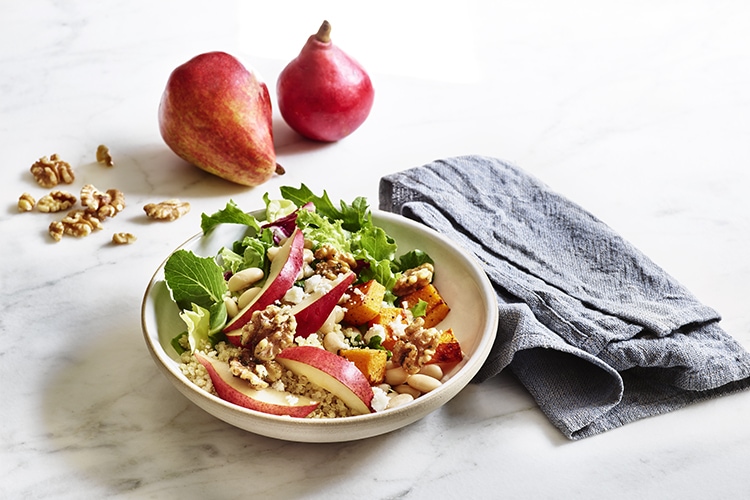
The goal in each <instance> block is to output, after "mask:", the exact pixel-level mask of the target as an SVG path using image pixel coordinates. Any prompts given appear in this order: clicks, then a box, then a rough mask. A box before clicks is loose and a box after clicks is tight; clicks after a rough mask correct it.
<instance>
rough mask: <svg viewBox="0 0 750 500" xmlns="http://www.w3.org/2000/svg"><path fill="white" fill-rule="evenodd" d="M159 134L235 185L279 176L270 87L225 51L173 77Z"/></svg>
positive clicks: (205, 56) (183, 67) (190, 158)
mask: <svg viewBox="0 0 750 500" xmlns="http://www.w3.org/2000/svg"><path fill="white" fill-rule="evenodd" d="M159 130H160V132H161V136H162V138H163V139H164V142H165V143H166V144H167V146H169V148H170V149H172V151H174V152H175V153H176V154H177V156H179V157H180V158H182V159H184V160H185V161H188V162H190V163H192V164H193V165H195V166H197V167H200V168H202V169H203V170H205V171H207V172H210V173H212V174H215V175H218V176H219V177H222V178H224V179H227V180H229V181H232V182H235V183H237V184H242V185H244V186H257V185H259V184H262V183H263V182H265V181H267V180H268V179H269V178H270V177H271V176H272V175H273V173H274V172H275V171H276V151H275V149H274V144H273V131H272V114H271V99H270V97H269V94H268V88H267V87H266V84H265V83H263V82H262V81H260V80H259V79H258V77H257V76H256V75H255V74H254V73H253V72H252V71H250V70H248V69H247V68H246V67H245V66H243V65H242V63H240V62H239V61H238V60H237V59H236V58H235V57H233V56H231V55H229V54H226V53H224V52H208V53H206V54H201V55H199V56H196V57H194V58H193V59H191V60H189V61H188V62H186V63H185V64H183V65H181V66H179V67H178V68H176V69H175V70H174V71H173V72H172V74H171V75H170V76H169V79H168V81H167V86H166V88H165V89H164V93H163V94H162V97H161V103H160V104H159Z"/></svg>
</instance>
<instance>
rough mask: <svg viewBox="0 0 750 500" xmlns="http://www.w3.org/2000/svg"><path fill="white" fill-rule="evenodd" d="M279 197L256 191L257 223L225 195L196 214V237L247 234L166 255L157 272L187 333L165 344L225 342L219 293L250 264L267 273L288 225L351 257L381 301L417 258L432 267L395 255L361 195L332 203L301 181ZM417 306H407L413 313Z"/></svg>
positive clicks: (389, 298)
mask: <svg viewBox="0 0 750 500" xmlns="http://www.w3.org/2000/svg"><path fill="white" fill-rule="evenodd" d="M280 192H281V197H280V198H274V199H271V198H270V197H269V194H268V193H266V194H265V195H264V196H263V200H264V203H265V220H258V219H257V218H256V217H254V216H253V215H252V214H251V213H250V212H245V211H244V210H243V209H241V208H240V207H239V206H237V204H236V203H235V202H234V201H232V200H230V201H229V202H228V203H227V204H226V206H225V207H224V208H223V209H221V210H219V211H217V212H215V213H213V214H211V215H207V214H203V215H202V216H201V229H202V231H203V234H204V235H205V234H208V233H210V232H211V231H212V230H213V229H215V228H216V227H217V226H218V225H220V224H240V225H244V226H246V227H247V232H246V235H245V236H244V237H243V238H242V239H240V240H238V241H235V242H233V243H232V244H231V245H230V246H225V247H222V248H220V249H219V250H218V252H217V254H216V255H215V256H214V257H200V256H198V255H196V254H194V253H193V252H191V251H189V250H184V249H181V250H177V251H176V252H174V253H173V254H172V255H171V256H170V257H169V259H168V260H167V262H166V264H165V267H164V276H165V281H166V283H167V286H168V287H169V289H170V291H171V294H172V298H173V299H174V301H175V302H176V303H177V305H178V307H179V308H180V310H181V313H180V317H181V318H182V320H183V321H184V322H185V324H186V325H187V330H186V331H185V332H182V333H181V334H180V335H178V336H177V337H176V338H175V339H174V340H173V341H172V345H173V347H174V348H175V349H176V350H177V352H178V353H182V352H184V351H185V350H186V347H185V344H184V343H183V342H181V341H180V340H181V339H182V338H183V337H184V336H185V335H186V334H187V337H188V342H189V346H190V349H191V350H194V349H195V348H196V346H198V345H200V344H201V343H205V342H206V341H208V342H209V343H210V344H211V345H215V344H216V343H218V342H220V341H222V340H225V335H224V333H223V332H222V329H223V328H224V326H225V325H226V324H227V321H228V320H229V315H228V313H227V308H226V305H225V302H224V297H225V296H226V295H227V294H228V293H229V290H228V285H227V280H228V278H229V277H230V276H232V275H233V274H235V273H237V272H239V271H241V270H243V269H247V268H251V267H255V268H260V269H262V270H263V271H264V276H266V277H267V276H268V269H269V268H270V260H269V257H268V250H269V248H271V247H274V246H279V244H280V243H281V242H283V241H284V240H285V239H286V238H287V237H288V236H290V235H291V234H292V233H293V231H294V230H295V228H299V229H300V230H301V231H302V233H303V235H304V237H305V240H306V241H310V242H312V243H313V245H314V246H315V247H317V246H320V245H324V244H326V245H330V246H332V247H334V248H335V249H336V250H338V251H339V252H346V253H349V254H351V255H352V256H353V257H354V259H355V260H356V262H357V269H356V273H357V282H360V283H363V282H366V281H369V280H371V279H375V280H377V281H378V282H380V283H381V284H382V285H383V286H384V287H385V288H386V295H385V298H384V301H385V302H387V303H389V304H393V303H394V301H395V300H396V296H395V295H394V294H393V293H392V289H393V286H394V284H395V283H396V280H397V278H398V276H399V274H400V273H402V272H403V271H405V270H407V269H411V268H415V267H418V266H420V265H422V264H424V263H430V264H434V263H433V261H432V259H431V258H430V257H429V255H427V254H426V253H424V252H422V251H420V250H412V251H409V252H406V253H404V254H403V255H400V256H397V253H396V252H397V245H396V243H395V241H394V240H393V238H391V237H390V236H389V235H388V234H386V232H385V231H384V230H383V229H382V228H380V227H378V226H376V225H375V224H374V223H373V220H372V212H371V210H370V207H369V205H368V202H367V200H366V199H365V198H363V197H357V198H355V199H354V200H353V201H352V202H351V203H346V202H344V201H341V202H340V204H339V205H338V206H336V205H334V204H333V203H332V202H331V200H330V198H329V197H328V194H327V193H326V192H325V191H323V194H322V196H318V195H316V194H314V193H313V192H312V191H311V190H310V189H309V188H308V187H307V186H305V185H304V184H302V185H301V186H300V187H299V188H293V187H289V186H283V187H281V188H280ZM419 307H420V305H419V304H417V305H416V306H415V308H414V310H412V313H413V314H414V315H415V316H419V315H420V311H419Z"/></svg>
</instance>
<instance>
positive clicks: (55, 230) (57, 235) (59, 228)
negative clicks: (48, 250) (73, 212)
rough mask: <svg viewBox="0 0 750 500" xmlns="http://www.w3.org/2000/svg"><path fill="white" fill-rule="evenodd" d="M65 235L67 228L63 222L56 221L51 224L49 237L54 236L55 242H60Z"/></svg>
mask: <svg viewBox="0 0 750 500" xmlns="http://www.w3.org/2000/svg"><path fill="white" fill-rule="evenodd" d="M63 234H65V226H64V225H63V223H62V221H59V220H56V221H53V222H50V225H49V235H50V236H52V239H53V240H55V241H60V240H61V239H62V237H63Z"/></svg>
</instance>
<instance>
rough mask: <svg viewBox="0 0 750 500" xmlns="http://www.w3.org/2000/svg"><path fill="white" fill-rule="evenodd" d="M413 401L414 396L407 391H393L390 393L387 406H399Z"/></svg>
mask: <svg viewBox="0 0 750 500" xmlns="http://www.w3.org/2000/svg"><path fill="white" fill-rule="evenodd" d="M411 401H414V396H412V395H411V394H409V393H407V392H402V393H401V394H393V393H391V394H389V395H388V406H386V408H397V407H399V406H402V405H405V404H406V403H410V402H411Z"/></svg>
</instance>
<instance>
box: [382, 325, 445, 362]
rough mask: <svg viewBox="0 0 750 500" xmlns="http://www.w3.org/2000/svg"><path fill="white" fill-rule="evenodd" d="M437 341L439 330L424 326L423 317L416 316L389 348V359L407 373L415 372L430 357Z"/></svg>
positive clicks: (438, 341)
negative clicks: (390, 356)
mask: <svg viewBox="0 0 750 500" xmlns="http://www.w3.org/2000/svg"><path fill="white" fill-rule="evenodd" d="M439 343H440V332H439V331H438V330H437V329H436V328H424V319H423V318H416V319H415V320H414V321H413V322H412V323H411V324H410V325H409V326H407V327H406V328H405V329H404V335H403V336H402V337H401V338H400V339H398V340H397V341H396V343H395V344H394V346H393V349H391V351H392V352H393V357H392V358H391V360H392V361H393V363H394V364H396V365H399V366H401V367H402V368H403V369H404V371H406V372H407V373H410V374H414V373H417V372H418V371H419V370H420V368H422V367H423V366H424V365H425V364H426V363H427V362H428V361H429V360H430V359H432V356H433V355H434V354H435V349H437V346H438V344H439Z"/></svg>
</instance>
